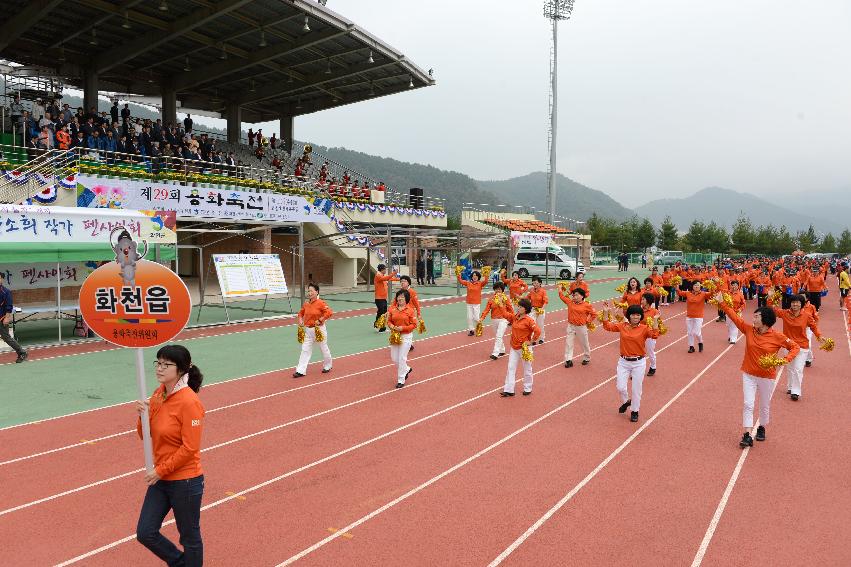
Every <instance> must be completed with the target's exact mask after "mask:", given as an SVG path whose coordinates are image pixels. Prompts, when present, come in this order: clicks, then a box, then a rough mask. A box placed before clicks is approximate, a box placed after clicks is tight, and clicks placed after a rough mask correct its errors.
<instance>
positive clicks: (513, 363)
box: [502, 349, 532, 394]
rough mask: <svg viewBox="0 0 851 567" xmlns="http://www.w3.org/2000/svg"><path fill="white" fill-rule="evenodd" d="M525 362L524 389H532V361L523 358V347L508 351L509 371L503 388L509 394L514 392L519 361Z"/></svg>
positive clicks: (525, 390)
mask: <svg viewBox="0 0 851 567" xmlns="http://www.w3.org/2000/svg"><path fill="white" fill-rule="evenodd" d="M518 362H520V363H522V364H523V391H524V392H531V391H532V363H531V362H528V361H526V360H523V351H522V349H516V350H515V349H511V352H509V353H508V372H506V374H505V386H503V388H502V390H503V391H504V392H508V393H509V394H513V393H514V375H515V374H516V373H517V363H518Z"/></svg>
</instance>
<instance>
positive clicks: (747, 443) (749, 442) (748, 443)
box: [739, 431, 753, 449]
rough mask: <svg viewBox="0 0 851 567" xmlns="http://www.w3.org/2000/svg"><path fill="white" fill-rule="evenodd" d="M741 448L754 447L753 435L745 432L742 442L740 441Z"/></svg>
mask: <svg viewBox="0 0 851 567" xmlns="http://www.w3.org/2000/svg"><path fill="white" fill-rule="evenodd" d="M739 447H741V448H743V449H744V448H745V447H753V439H752V438H751V434H750V433H748V432H747V431H745V434H744V435H742V440H741V441H739Z"/></svg>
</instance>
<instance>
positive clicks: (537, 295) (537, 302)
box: [529, 276, 550, 344]
mask: <svg viewBox="0 0 851 567" xmlns="http://www.w3.org/2000/svg"><path fill="white" fill-rule="evenodd" d="M543 283H544V282H543V281H542V280H541V277H540V276H534V277H532V289H530V290H529V301H531V302H532V310H533V311H532V313H531V315H532V318H534V319H535V324H536V325H537V326H538V328H539V329H541V338H540V339H538V344H541V343H543V342H544V339H546V338H547V330H546V328H544V322H545V320H546V315H547V312H546V308H547V304H548V303H549V302H550V298H549V297H547V290H545V289H544V288H543V287H542V286H543Z"/></svg>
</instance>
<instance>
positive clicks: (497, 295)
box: [493, 293, 502, 307]
mask: <svg viewBox="0 0 851 567" xmlns="http://www.w3.org/2000/svg"><path fill="white" fill-rule="evenodd" d="M493 304H494V305H496V306H497V307H502V294H501V293H495V294H494V295H493Z"/></svg>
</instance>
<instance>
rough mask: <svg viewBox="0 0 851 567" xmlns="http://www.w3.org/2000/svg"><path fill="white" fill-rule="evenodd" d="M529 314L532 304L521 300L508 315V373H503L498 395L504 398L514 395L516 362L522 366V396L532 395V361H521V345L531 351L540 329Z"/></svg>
mask: <svg viewBox="0 0 851 567" xmlns="http://www.w3.org/2000/svg"><path fill="white" fill-rule="evenodd" d="M531 312H532V302H531V301H529V300H528V299H526V298H523V299H521V300H520V301H519V302H518V303H517V309H516V310H515V311H514V312H513V313H510V314H509V315H508V316H509V319H508V324H509V325H511V352H509V353H508V371H507V372H506V373H505V385H504V386H503V388H502V393H501V394H500V395H501V396H502V397H504V398H506V397H511V396H513V395H514V381H515V376H516V374H517V363H518V362H521V363H522V364H523V395H524V396H528V395H529V394H531V393H532V361H531V360H523V345H524V344H525V345H527V346H528V348H530V349H531V348H532V345H533V344H535V341H537V340H538V337H539V336H541V329H539V328H538V326H537V325H536V324H535V320H534V319H532V317H531V316H530V315H529V313H531Z"/></svg>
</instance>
